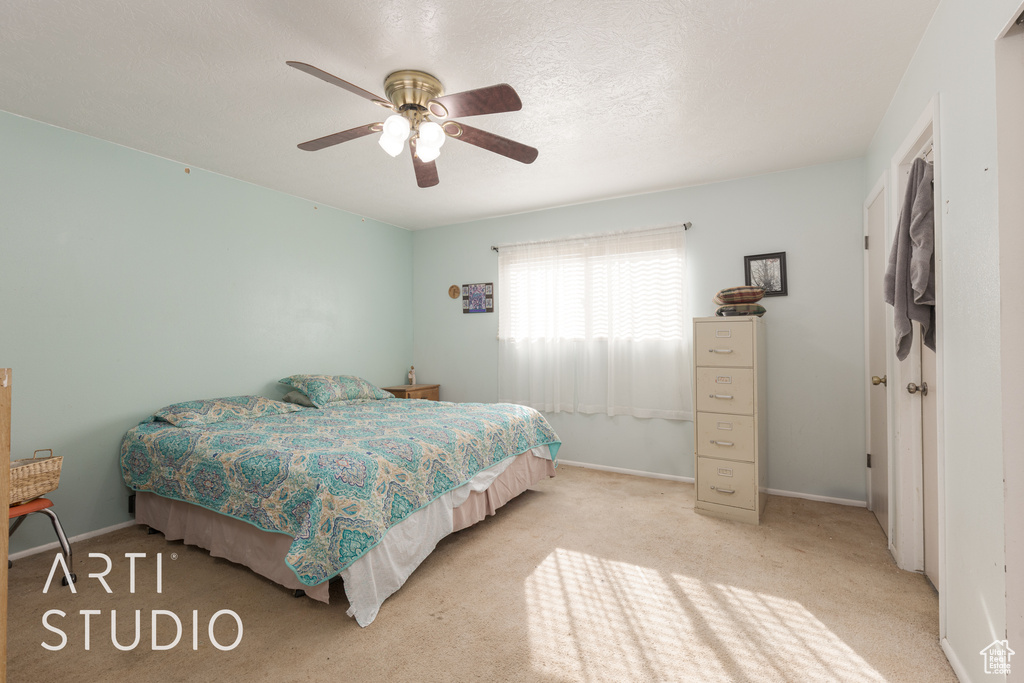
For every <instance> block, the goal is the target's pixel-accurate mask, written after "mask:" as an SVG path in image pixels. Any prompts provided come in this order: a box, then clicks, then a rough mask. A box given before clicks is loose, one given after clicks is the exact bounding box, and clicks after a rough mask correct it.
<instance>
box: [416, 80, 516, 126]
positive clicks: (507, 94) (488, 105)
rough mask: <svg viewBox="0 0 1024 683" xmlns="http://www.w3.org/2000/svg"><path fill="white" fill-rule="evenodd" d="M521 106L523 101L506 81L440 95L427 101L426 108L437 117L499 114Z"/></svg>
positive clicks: (450, 117) (452, 117)
mask: <svg viewBox="0 0 1024 683" xmlns="http://www.w3.org/2000/svg"><path fill="white" fill-rule="evenodd" d="M522 108H523V101H522V100H520V99H519V95H517V94H516V91H515V90H513V88H512V86H511V85H509V84H508V83H500V84H498V85H491V86H488V87H486V88H477V89H476V90H467V91H465V92H457V93H455V94H453V95H442V96H441V97H436V98H434V99H432V100H430V102H428V103H427V109H428V110H429V111H430V113H431V114H433V115H434V116H436V117H437V118H439V119H457V118H459V117H462V116H479V115H480V114H500V113H502V112H506V111H519V110H520V109H522Z"/></svg>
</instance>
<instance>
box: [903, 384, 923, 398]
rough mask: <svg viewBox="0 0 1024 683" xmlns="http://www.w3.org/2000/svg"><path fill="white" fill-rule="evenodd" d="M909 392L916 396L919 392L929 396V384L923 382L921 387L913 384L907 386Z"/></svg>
mask: <svg viewBox="0 0 1024 683" xmlns="http://www.w3.org/2000/svg"><path fill="white" fill-rule="evenodd" d="M907 391H908V392H910V393H911V394H916V393H917V392H919V391H920V392H921V395H922V396H927V395H928V382H921V386H917V385H916V384H914V383H913V382H911V383H910V384H908V385H907Z"/></svg>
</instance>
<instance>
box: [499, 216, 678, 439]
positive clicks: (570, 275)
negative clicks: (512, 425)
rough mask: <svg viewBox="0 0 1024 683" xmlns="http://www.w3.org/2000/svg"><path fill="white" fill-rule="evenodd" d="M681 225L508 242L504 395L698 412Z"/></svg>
mask: <svg viewBox="0 0 1024 683" xmlns="http://www.w3.org/2000/svg"><path fill="white" fill-rule="evenodd" d="M685 279H686V257H685V233H684V230H683V228H682V227H681V226H680V227H676V228H663V229H659V230H645V231H634V232H624V233H614V234H607V235H597V236H593V237H585V238H575V239H569V240H557V241H551V242H538V243H533V244H519V245H509V246H503V247H501V249H500V251H499V256H498V291H497V296H498V400H499V401H505V402H511V403H521V404H525V405H529V406H532V407H534V408H536V409H538V410H543V411H547V412H559V411H566V412H573V411H575V410H578V411H579V412H582V413H606V414H608V415H633V416H635V417H658V418H665V419H676V420H691V419H693V409H692V406H691V403H692V401H691V398H690V393H691V391H690V363H689V339H688V338H689V315H688V311H687V310H686V304H685V302H686V296H685V293H684V291H683V288H684V286H685Z"/></svg>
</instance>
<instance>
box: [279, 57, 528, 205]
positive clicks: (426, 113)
mask: <svg viewBox="0 0 1024 683" xmlns="http://www.w3.org/2000/svg"><path fill="white" fill-rule="evenodd" d="M286 63H287V64H288V66H291V67H294V68H296V69H298V70H299V71H305V72H306V73H308V74H310V75H311V76H316V77H317V78H319V79H321V80H323V81H327V82H328V83H331V84H333V85H336V86H338V87H339V88H343V89H345V90H347V91H349V92H350V93H352V94H354V95H359V96H360V97H363V98H366V99H368V100H370V101H371V102H373V103H374V104H376V105H379V106H381V107H383V108H385V109H390V110H391V111H392V112H394V113H393V114H392V115H391V116H389V117H388V118H387V119H385V120H384V121H382V122H378V123H369V124H366V125H363V126H358V127H356V128H350V129H348V130H343V131H341V132H340V133H332V134H330V135H325V136H324V137H322V138H317V139H315V140H310V141H308V142H303V143H301V144H300V145H299V149H304V150H306V151H307V152H315V151H317V150H320V149H324V148H325V147H331V146H332V145H338V144H341V143H342V142H348V141H349V140H355V139H356V138H361V137H363V136H366V135H370V134H371V133H380V134H381V136H380V140H379V142H380V146H381V147H383V148H384V151H386V152H387V153H388V154H390V155H391V156H393V157H394V156H398V154H399V153H400V152H401V151H402V149H403V148H404V146H405V141H406V139H408V140H409V151H410V152H411V153H412V165H413V169H414V170H415V171H416V184H417V185H419V186H420V187H432V186H434V185H437V183H438V177H437V166H436V165H435V164H434V159H436V158H437V157H438V155H439V154H440V153H441V146H442V145H443V144H444V141H445V139H446V138H449V137H451V138H455V139H456V140H462V141H463V142H468V143H469V144H471V145H476V146H477V147H480V148H482V149H486V150H488V151H491V152H494V153H496V154H501V155H502V156H506V157H508V158H509V159H515V160H516V161H519V162H522V163H524V164H530V163H533V161H534V159H536V158H537V150H536V149H535V148H533V147H530V146H529V145H524V144H522V143H521V142H516V141H515V140H509V139H508V138H504V137H502V136H500V135H495V134H494V133H488V132H487V131H485V130H480V129H479V128H472V127H471V126H467V125H466V124H464V123H461V122H459V121H453V120H452V119H454V118H456V117H463V116H479V115H480V114H499V113H502V112H507V111H519V110H520V109H522V108H523V103H522V101H521V100H520V99H519V95H517V94H516V91H515V90H514V89H513V88H512V86H510V85H508V84H507V83H501V84H499V85H492V86H488V87H486V88H477V89H476V90H466V91H465V92H460V93H455V94H453V95H445V94H444V88H443V87H442V86H441V81H439V80H437V79H436V78H434V77H433V76H431V75H430V74H428V73H424V72H422V71H411V70H404V71H396V72H394V73H393V74H391V75H390V76H388V77H387V78H385V79H384V94H385V95H387V99H385V98H383V97H379V96H377V95H374V94H373V93H371V92H368V91H366V90H363V89H362V88H360V87H359V86H356V85H352V84H351V83H349V82H348V81H343V80H342V79H340V78H338V77H337V76H334V75H332V74H329V73H327V72H326V71H323V70H321V69H318V68H316V67H315V66H310V65H309V64H305V63H303V62H286ZM434 119H437V120H438V121H440V123H438V122H437V121H435V120H434Z"/></svg>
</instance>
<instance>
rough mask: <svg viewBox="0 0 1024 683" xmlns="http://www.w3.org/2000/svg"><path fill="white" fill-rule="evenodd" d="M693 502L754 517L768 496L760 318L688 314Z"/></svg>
mask: <svg viewBox="0 0 1024 683" xmlns="http://www.w3.org/2000/svg"><path fill="white" fill-rule="evenodd" d="M693 340H694V344H693V364H694V372H693V377H694V401H693V405H694V408H695V411H696V413H695V414H696V418H695V420H696V423H695V424H694V430H693V433H694V441H695V443H694V449H693V450H694V458H695V460H696V462H695V467H694V476H695V480H696V486H695V489H696V502H695V505H694V508H695V509H696V510H697V512H701V513H703V514H708V515H714V516H717V517H724V518H726V519H731V520H735V521H738V522H748V523H751V524H759V523H760V521H761V514H762V513H763V512H764V507H765V504H766V503H767V501H768V494H767V493H766V492H765V486H766V484H767V475H768V423H767V420H766V407H767V406H766V400H765V398H766V393H765V389H766V382H765V361H766V359H765V333H764V320H763V319H762V318H760V317H757V316H735V317H713V318H694V320H693Z"/></svg>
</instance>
